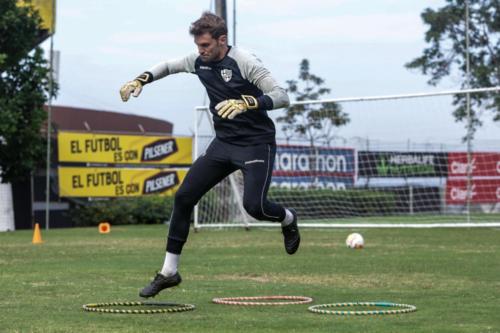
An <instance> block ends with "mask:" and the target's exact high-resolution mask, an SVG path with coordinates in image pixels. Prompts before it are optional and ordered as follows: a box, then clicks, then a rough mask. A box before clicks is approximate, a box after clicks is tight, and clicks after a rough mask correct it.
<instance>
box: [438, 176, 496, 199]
mask: <svg viewBox="0 0 500 333" xmlns="http://www.w3.org/2000/svg"><path fill="white" fill-rule="evenodd" d="M471 199H472V200H471V202H472V203H499V202H500V179H498V178H496V179H474V180H472V184H471ZM466 202H467V180H466V179H450V178H448V180H447V181H446V203H447V204H449V205H453V204H464V203H466Z"/></svg>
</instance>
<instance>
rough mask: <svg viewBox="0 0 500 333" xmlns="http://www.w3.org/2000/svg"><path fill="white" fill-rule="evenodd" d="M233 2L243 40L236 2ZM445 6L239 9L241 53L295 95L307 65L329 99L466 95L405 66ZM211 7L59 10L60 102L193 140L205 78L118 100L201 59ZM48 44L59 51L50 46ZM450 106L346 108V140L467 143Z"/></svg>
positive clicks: (190, 3) (299, 1)
mask: <svg viewBox="0 0 500 333" xmlns="http://www.w3.org/2000/svg"><path fill="white" fill-rule="evenodd" d="M227 2H228V16H229V19H228V25H229V28H230V36H229V40H230V42H232V40H233V36H232V34H231V32H232V24H233V20H232V11H233V6H232V4H233V1H231V0H228V1H227ZM444 4H445V1H444V0H418V1H417V0H405V1H401V0H371V1H361V0H315V1H304V0H288V1H277V0H275V1H269V0H236V9H237V17H236V45H237V46H238V47H241V48H244V49H247V50H249V51H252V52H253V53H255V54H256V55H257V56H258V57H259V58H260V59H261V60H262V62H263V63H264V65H265V66H266V67H267V68H268V69H269V70H270V71H271V73H272V74H273V76H274V77H275V78H276V79H277V81H278V82H279V83H280V84H282V86H284V87H286V84H285V82H286V80H290V79H296V77H297V74H298V69H299V63H300V61H301V60H302V59H304V58H307V59H309V61H310V64H311V72H312V73H314V74H316V75H318V76H320V77H322V78H323V79H324V80H325V86H327V87H328V88H330V89H331V93H330V94H329V95H327V96H324V98H345V97H361V96H377V95H395V94H406V93H419V92H436V91H443V90H456V89H460V79H459V78H458V77H451V78H449V79H447V80H445V81H444V82H442V83H441V84H440V85H438V86H437V87H433V86H429V85H428V84H427V83H426V82H427V79H428V78H427V77H425V76H423V75H422V74H420V73H419V72H417V71H410V70H408V69H406V68H405V67H404V64H405V63H408V62H409V61H411V60H412V59H414V58H415V57H417V56H419V55H420V54H421V52H422V50H423V49H424V47H425V45H426V44H425V42H424V33H425V30H426V27H425V26H424V24H423V23H422V21H421V18H420V13H421V12H422V11H423V10H424V9H425V8H427V7H432V8H436V9H437V8H439V7H442V6H443V5H444ZM212 5H213V0H212V1H210V0H183V1H159V0H142V1H140V2H139V1H127V0H106V1H102V0H86V1H81V0H71V1H61V0H60V1H57V23H56V34H55V36H54V49H55V50H58V51H60V64H59V85H60V90H59V96H58V97H57V99H56V100H54V102H53V103H54V104H55V105H64V106H74V107H82V108H90V109H97V110H106V111H116V112H124V113H129V114H137V115H143V116H149V117H153V118H159V119H164V120H168V121H170V122H172V123H173V124H174V133H175V134H178V135H191V134H192V133H193V132H194V112H195V111H194V107H195V106H198V105H204V103H205V101H206V96H205V92H204V89H203V87H202V85H201V83H199V81H198V78H197V77H196V76H195V75H192V74H177V75H172V76H169V77H167V78H164V79H162V80H160V81H156V82H153V83H152V84H149V85H147V86H146V87H145V88H144V90H143V92H142V94H141V96H140V97H139V98H131V100H129V102H127V103H123V102H122V101H121V99H120V97H119V93H118V91H119V89H120V87H121V86H122V85H123V84H124V83H125V82H127V81H129V80H132V79H134V78H135V77H136V76H137V75H139V74H141V73H142V72H144V71H145V70H148V69H149V68H151V67H152V66H153V65H155V64H157V63H159V62H161V61H164V60H167V59H172V58H179V57H182V56H185V55H187V54H189V53H191V52H194V51H196V48H195V44H194V43H193V39H192V37H191V36H190V35H189V33H188V28H189V25H190V23H191V22H193V21H195V20H196V19H197V18H198V17H199V16H200V15H201V13H202V12H203V11H204V10H208V9H210V8H212ZM42 47H43V48H45V49H46V50H48V49H49V42H48V41H46V42H44V43H43V44H42ZM448 102H449V101H448V100H445V99H443V98H429V99H426V100H425V101H423V100H418V101H407V102H404V101H400V102H395V103H382V102H378V103H373V104H370V105H361V106H358V105H354V106H353V105H347V104H346V105H345V106H344V111H346V112H347V113H348V114H349V116H350V118H351V122H350V123H349V125H348V126H346V127H344V128H341V129H339V132H338V135H339V137H342V138H346V139H352V138H370V139H380V140H386V141H391V142H392V141H393V142H396V141H398V142H405V141H407V140H411V141H419V142H433V143H442V142H458V141H460V139H461V138H462V137H463V136H464V135H465V130H464V126H463V124H457V123H455V122H454V120H453V118H452V117H451V115H450V114H451V108H450V106H449V103H448ZM271 112H279V111H271ZM273 115H274V116H276V115H277V113H275V114H273ZM490 118H491V117H490V116H489V115H487V114H486V115H484V118H483V120H484V121H485V126H484V127H483V128H482V129H481V130H480V131H479V132H478V134H477V137H478V139H480V140H490V141H491V140H493V141H495V140H500V124H498V123H497V124H495V123H492V122H491V121H489V120H488V119H490ZM279 127H280V125H277V128H278V129H279ZM278 136H280V133H279V132H278Z"/></svg>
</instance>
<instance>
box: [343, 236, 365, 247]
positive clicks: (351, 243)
mask: <svg viewBox="0 0 500 333" xmlns="http://www.w3.org/2000/svg"><path fill="white" fill-rule="evenodd" d="M345 245H347V247H348V248H350V249H362V248H363V247H364V246H365V240H364V239H363V236H361V235H360V234H358V233H356V232H355V233H352V234H350V235H349V236H347V239H346V240H345Z"/></svg>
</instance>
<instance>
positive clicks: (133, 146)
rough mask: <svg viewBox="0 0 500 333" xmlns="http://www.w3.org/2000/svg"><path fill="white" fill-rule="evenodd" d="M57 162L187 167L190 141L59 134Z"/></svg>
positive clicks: (181, 138)
mask: <svg viewBox="0 0 500 333" xmlns="http://www.w3.org/2000/svg"><path fill="white" fill-rule="evenodd" d="M57 142H58V153H59V161H60V162H81V163H108V164H170V165H175V164H180V165H190V164H192V162H193V158H192V138H190V137H161V136H141V135H113V134H91V133H75V132H59V134H58V137H57Z"/></svg>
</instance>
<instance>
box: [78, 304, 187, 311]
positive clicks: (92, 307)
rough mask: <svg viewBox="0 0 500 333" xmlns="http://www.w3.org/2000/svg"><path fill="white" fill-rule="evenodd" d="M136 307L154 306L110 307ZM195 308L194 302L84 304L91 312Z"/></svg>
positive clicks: (183, 309)
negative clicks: (139, 308)
mask: <svg viewBox="0 0 500 333" xmlns="http://www.w3.org/2000/svg"><path fill="white" fill-rule="evenodd" d="M117 306H118V307H134V306H145V307H152V308H151V309H141V310H138V309H112V308H110V307H117ZM153 307H154V308H153ZM194 309H195V306H194V305H193V304H177V303H164V302H111V303H90V304H84V305H83V310H84V311H89V312H102V313H120V314H153V313H169V312H184V311H192V310H194Z"/></svg>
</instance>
